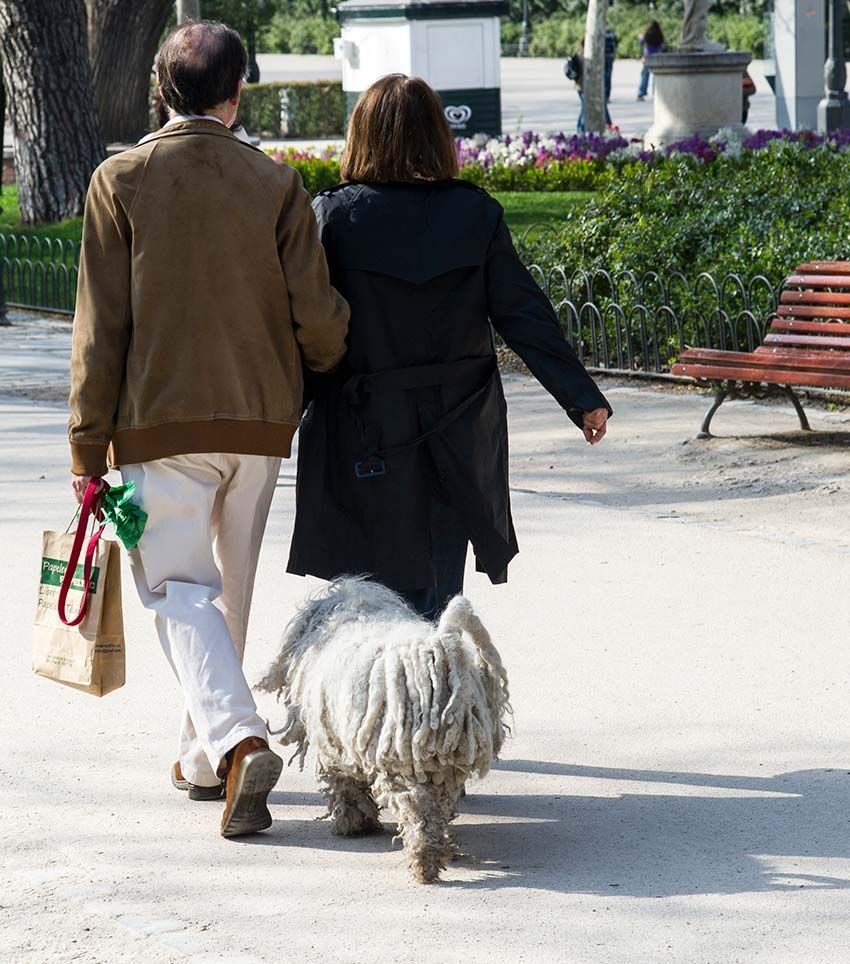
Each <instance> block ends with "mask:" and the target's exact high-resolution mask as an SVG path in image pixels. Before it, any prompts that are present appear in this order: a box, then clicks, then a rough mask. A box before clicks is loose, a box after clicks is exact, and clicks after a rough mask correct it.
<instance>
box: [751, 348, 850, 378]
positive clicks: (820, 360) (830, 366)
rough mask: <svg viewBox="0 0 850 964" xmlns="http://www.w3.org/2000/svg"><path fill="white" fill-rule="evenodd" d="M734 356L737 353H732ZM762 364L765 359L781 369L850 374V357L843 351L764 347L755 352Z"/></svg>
mask: <svg viewBox="0 0 850 964" xmlns="http://www.w3.org/2000/svg"><path fill="white" fill-rule="evenodd" d="M732 354H733V355H734V354H735V352H733V353H732ZM753 354H754V355H755V357H756V358H757V359H758V360H759V363H760V364H761V362H762V361H764V360H765V359H770V360H772V361H775V362H776V364H777V365H779V367H781V368H797V367H799V368H802V369H805V370H806V371H814V370H818V369H819V370H821V371H839V372H850V355H848V354H847V353H845V352H843V351H806V350H804V349H802V348H792V349H790V350H789V349H788V348H774V347H773V346H771V345H762V346H761V348H756V350H755V352H753Z"/></svg>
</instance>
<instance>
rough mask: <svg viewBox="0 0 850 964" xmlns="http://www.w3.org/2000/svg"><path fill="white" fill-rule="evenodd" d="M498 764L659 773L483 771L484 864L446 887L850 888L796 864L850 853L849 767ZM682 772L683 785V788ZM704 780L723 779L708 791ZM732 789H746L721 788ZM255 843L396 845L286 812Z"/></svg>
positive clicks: (471, 804)
mask: <svg viewBox="0 0 850 964" xmlns="http://www.w3.org/2000/svg"><path fill="white" fill-rule="evenodd" d="M496 767H497V768H498V769H499V770H505V771H515V772H523V773H532V774H540V775H546V776H559V777H565V778H570V777H575V778H580V779H583V780H587V779H595V780H612V781H615V782H617V783H634V784H653V785H655V786H654V787H653V789H652V790H651V791H650V792H646V793H641V792H634V793H624V792H618V793H615V794H614V795H601V796H582V795H572V794H570V793H569V789H570V787H569V783H568V782H566V781H565V785H564V790H565V792H564V794H552V793H542V794H489V793H487V792H486V789H485V788H486V786H487V784H486V783H482V784H480V785H479V784H476V783H472V784H471V786H470V793H469V794H468V796H467V797H466V798H465V799H464V800H462V801H461V804H460V808H459V809H460V811H461V817H460V819H459V821H458V824H457V827H456V830H457V836H458V840H459V843H460V847H461V851H462V856H461V858H460V859H459V861H458V863H457V865H456V866H459V867H463V868H464V869H465V870H466V871H472V872H476V871H477V872H478V876H476V878H475V879H472V880H458V879H451V876H452V874H451V872H449V875H448V876H449V878H450V879H449V880H447V881H446V882H445V886H450V887H457V888H462V889H468V888H472V889H494V888H501V887H529V888H534V889H540V890H550V891H557V892H561V893H587V894H600V895H607V896H610V897H617V896H620V897H624V896H628V897H647V898H651V897H670V896H676V895H689V894H737V893H750V892H757V891H793V890H799V889H803V888H811V887H818V888H831V889H850V866H842V867H840V868H836V872H835V873H834V874H833V875H824V874H813V873H810V872H807V871H806V868H805V866H801V867H799V869H797V867H795V865H796V864H798V863H799V864H806V866H810V864H808V863H807V862H809V861H811V860H813V859H820V860H821V861H823V860H837V859H840V860H850V772H848V771H846V770H801V771H797V772H792V773H783V774H779V775H777V776H772V777H757V776H718V775H714V774H704V773H665V772H658V771H651V770H627V769H612V768H606V767H586V766H573V765H569V764H561V763H547V762H542V761H535V760H506V761H503V762H500V763H498V764H496ZM661 784H667V785H672V786H671V788H670V790H669V792H667V791H665V792H658V785H661ZM549 785H551V784H549ZM676 785H678V786H681V787H682V788H683V792H682V793H677V792H676V790H675V786H676ZM479 786H480V787H481V788H482V790H484V791H485V792H480V791H479V790H478V789H477V788H478V787H479ZM701 788H702V789H705V790H708V791H711V792H710V793H709V794H702V795H700V794H699V790H700V789H701ZM636 789H637V788H636ZM724 790H725V791H731V792H734V793H735V794H736V795H735V796H722V795H718V794H716V793H715V792H714V791H724ZM270 802H271V803H272V805H273V806H274V805H278V806H279V805H284V806H286V805H312V804H316V805H317V806H321V798H320V797H319V796H318V795H314V794H289V793H280V792H276V793H274V794H273V795H272V797H271V800H270ZM319 812H321V811H319ZM485 818H486V819H485ZM493 818H495V820H494V819H493ZM388 830H392V825H391V824H390V825H389V826H388ZM245 842H246V843H248V842H250V843H252V844H255V845H260V846H283V847H307V848H318V849H325V850H338V851H344V852H357V853H362V854H364V855H378V854H380V853H385V852H387V851H390V850H393V849H395V848H394V847H393V843H392V836H391V833H389V832H388V833H384V834H379V835H375V836H366V837H353V838H340V837H335V836H333V835H332V834H331V832H330V827H329V826H328V824H327V823H326V822H324V821H319V820H316V819H308V820H294V821H290V820H286V821H276V823H275V825H274V827H273V829H272V830H271V831H270V832H269V833H268V834H261V835H258V836H256V837H253V838H246V841H245Z"/></svg>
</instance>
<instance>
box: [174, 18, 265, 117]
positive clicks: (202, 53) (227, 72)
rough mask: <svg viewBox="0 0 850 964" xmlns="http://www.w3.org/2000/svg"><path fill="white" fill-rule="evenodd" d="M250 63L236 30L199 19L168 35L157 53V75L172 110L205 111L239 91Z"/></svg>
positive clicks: (181, 112) (229, 98) (180, 112)
mask: <svg viewBox="0 0 850 964" xmlns="http://www.w3.org/2000/svg"><path fill="white" fill-rule="evenodd" d="M247 66H248V55H247V54H246V52H245V47H244V46H243V44H242V39H241V37H240V36H239V34H238V33H237V32H236V31H235V30H233V29H231V28H230V27H227V26H225V24H223V23H210V22H209V21H206V20H199V21H195V22H192V23H186V24H183V26H181V27H177V29H176V30H172V32H171V33H170V34H169V35H168V36H167V37H166V38H165V42H164V43H163V45H162V46H161V47H160V49H159V53H158V54H157V55H156V79H157V82H158V83H159V89H160V92H161V94H162V99H163V100H164V101H165V103H166V105H167V106H168V107H170V108H171V109H172V110H173V111H176V112H177V113H178V114H203V112H204V111H206V110H209V109H210V108H211V107H215V106H216V105H217V104H221V103H223V102H224V101H226V100H232V99H233V98H234V97H235V96H236V95H237V93H238V92H239V81H240V80H242V79H243V78H244V76H245V70H246V68H247Z"/></svg>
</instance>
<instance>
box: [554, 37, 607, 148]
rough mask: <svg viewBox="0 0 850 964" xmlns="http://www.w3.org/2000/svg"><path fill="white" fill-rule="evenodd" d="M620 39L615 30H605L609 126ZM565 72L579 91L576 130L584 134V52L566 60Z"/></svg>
mask: <svg viewBox="0 0 850 964" xmlns="http://www.w3.org/2000/svg"><path fill="white" fill-rule="evenodd" d="M618 44H619V41H618V40H617V35H616V34H615V33H614V31H613V30H612V29H611V28H610V27H608V28H607V29H606V31H605V73H604V84H605V123H606V124H607V125H608V127H612V126H613V124H612V121H611V113H610V111H609V110H608V102H609V101H610V99H611V76H612V74H613V71H614V61H615V60H616V57H617V46H618ZM564 74H565V75H566V77H567V79H568V80H571V81H572V82H573V83H574V84H575V85H576V92H577V93H578V99H579V103H580V104H581V107H580V109H579V112H578V120H577V121H576V132H577V133H579V134H583V133H584V131H585V124H584V52H583V51H582V50H581V48H580V49H578V50H576V52H575V53H574V54H572V55H571V56H569V57H568V58H567V59H566V61H564Z"/></svg>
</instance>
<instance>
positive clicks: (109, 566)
mask: <svg viewBox="0 0 850 964" xmlns="http://www.w3.org/2000/svg"><path fill="white" fill-rule="evenodd" d="M90 488H91V487H90ZM95 493H96V487H95V490H94V493H93V494H92V497H91V498H89V494H88V493H87V494H86V500H85V501H84V503H83V511H82V512H81V515H80V520H79V525H78V528H77V532H76V533H71V534H65V533H58V532H45V533H44V538H43V543H42V546H43V551H42V559H41V574H40V578H39V586H38V603H37V606H36V617H35V638H34V643H33V669H34V670H35V672H36V673H38V674H39V675H40V676H44V677H46V678H48V679H53V680H56V681H57V682H60V683H65V684H66V685H68V686H72V687H74V688H75V689H79V690H82V691H83V692H86V693H92V694H93V695H94V696H105V695H106V694H107V693H111V692H112V691H113V690H116V689H118V688H119V687H120V686H123V685H124V621H123V613H122V608H121V557H120V550H119V548H118V544H117V543H116V542H111V541H108V540H106V539H102V538H101V535H102V533H103V527H102V526H101V527H100V528H99V529H97V530H95V532H94V534H93V535H92V537H91V538H90V540H89V542H88V546H87V548H86V553H85V559H84V561H83V562H80V556H81V554H82V544H83V541H84V537H85V530H86V525H87V522H88V518H89V515H90V513H91V507H92V503H93V501H94V494H95ZM69 570H70V572H69ZM69 613H70V614H71V615H69ZM74 614H76V615H74Z"/></svg>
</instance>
